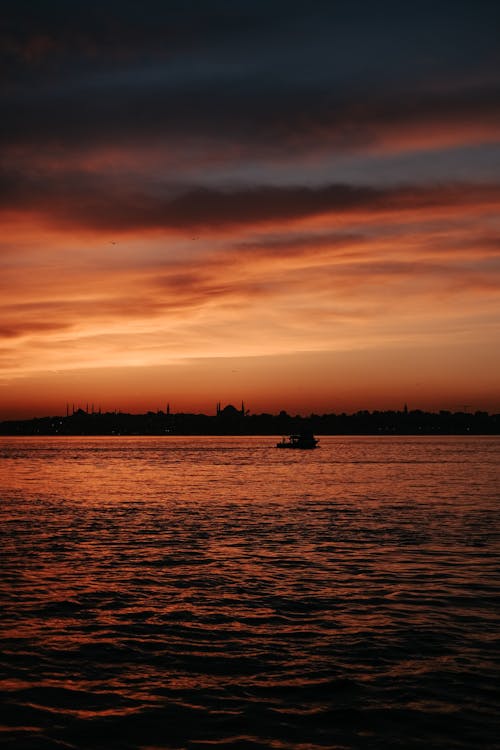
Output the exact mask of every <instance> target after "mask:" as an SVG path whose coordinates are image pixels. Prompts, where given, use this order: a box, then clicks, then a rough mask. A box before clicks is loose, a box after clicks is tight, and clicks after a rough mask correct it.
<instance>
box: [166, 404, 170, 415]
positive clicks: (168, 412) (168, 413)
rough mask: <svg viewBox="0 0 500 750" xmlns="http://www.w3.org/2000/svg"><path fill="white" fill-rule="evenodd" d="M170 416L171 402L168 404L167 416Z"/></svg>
mask: <svg viewBox="0 0 500 750" xmlns="http://www.w3.org/2000/svg"><path fill="white" fill-rule="evenodd" d="M169 416H170V404H167V417H169Z"/></svg>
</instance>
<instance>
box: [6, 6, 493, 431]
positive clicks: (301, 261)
mask: <svg viewBox="0 0 500 750" xmlns="http://www.w3.org/2000/svg"><path fill="white" fill-rule="evenodd" d="M122 20H123V19H122ZM323 20H325V19H323ZM326 20H328V19H326ZM330 20H331V19H330ZM400 22H401V23H402V21H400ZM276 23H278V21H276ZM276 28H277V30H276V31H275V33H276V34H277V35H278V36H277V37H276V39H277V40H278V42H279V43H278V48H279V49H281V54H282V56H283V57H282V58H280V60H281V62H279V63H277V62H276V60H277V58H276V59H275V58H273V54H274V53H273V49H274V48H273V47H272V45H271V46H269V44H268V42H266V44H267V45H268V46H264V49H265V51H264V53H263V59H262V61H261V66H262V70H261V71H260V72H259V73H258V74H257V73H255V70H253V68H252V66H251V65H250V63H249V58H245V59H244V60H243V59H242V60H240V61H239V63H240V67H238V65H237V63H238V55H240V52H239V51H238V49H237V47H236V46H234V44H233V41H234V40H233V41H232V40H229V39H225V40H223V41H222V42H221V40H220V39H218V41H217V44H216V43H215V41H213V40H212V39H211V37H210V33H211V32H210V30H209V29H208V30H207V31H206V32H205V31H202V32H200V33H201V34H204V33H206V34H207V35H208V36H207V40H206V41H207V44H206V46H205V47H204V48H203V49H201V48H200V50H201V51H199V52H198V53H196V54H198V55H199V61H200V65H201V63H203V65H202V67H200V71H201V70H203V71H206V70H207V69H210V70H212V68H210V65H214V66H215V62H214V61H215V60H218V65H219V66H221V67H220V69H219V67H217V66H215V67H214V68H213V71H215V72H213V77H212V79H211V83H210V85H211V86H212V88H213V99H211V100H210V101H208V100H207V101H205V100H204V99H203V97H204V96H205V88H203V87H202V84H203V81H205V78H204V76H205V73H202V72H200V71H198V69H197V68H196V65H195V64H194V62H193V61H192V60H191V61H190V62H189V60H188V58H186V57H185V50H184V49H183V48H182V45H181V48H180V49H179V50H177V51H175V52H172V55H171V56H169V57H168V59H167V60H165V59H164V57H163V56H162V54H160V52H161V50H160V48H158V49H157V48H156V47H154V45H153V47H154V49H153V51H152V52H151V57H150V59H149V61H148V64H147V65H146V66H145V67H144V65H143V60H142V58H141V55H140V53H141V49H142V48H141V40H140V39H139V40H138V42H137V50H136V51H135V52H134V50H132V51H131V53H130V56H129V57H127V59H126V60H121V58H119V56H118V57H117V52H116V50H115V53H116V54H115V56H114V57H113V55H111V54H109V56H108V54H107V53H105V52H104V51H103V50H104V42H107V41H109V40H96V50H97V52H96V51H94V53H93V55H89V54H87V52H86V51H85V50H82V49H78V50H76V52H71V50H70V49H69V48H66V47H65V48H64V49H62V51H61V49H59V48H58V44H57V41H58V36H57V35H58V34H59V33H60V34H62V32H63V29H59V31H58V30H57V29H56V30H55V31H54V32H53V33H54V39H53V43H52V44H45V45H42V46H41V48H40V49H39V46H36V45H35V46H34V47H33V38H34V37H30V36H29V24H28V31H27V32H26V34H27V38H26V40H25V46H24V47H23V44H21V43H20V42H19V46H18V47H12V49H14V52H12V55H11V57H12V61H11V63H12V78H11V81H10V87H9V90H8V96H9V97H10V99H9V102H10V105H11V106H10V109H9V116H8V118H7V135H6V136H5V137H4V143H3V145H4V154H5V159H4V161H3V165H4V166H3V168H2V171H1V174H0V188H1V190H2V196H3V200H2V203H1V207H0V220H1V222H2V235H1V238H0V251H1V261H0V263H1V276H0V288H1V298H0V311H1V317H0V336H1V339H0V419H7V418H13V417H30V416H33V415H44V414H62V413H64V411H65V408H66V403H67V402H69V403H70V404H75V405H85V404H87V403H89V404H92V403H93V404H94V405H95V406H96V407H97V406H98V405H99V406H100V407H101V408H102V409H103V410H107V409H121V410H123V411H133V412H134V411H145V410H148V409H153V410H156V409H157V408H165V404H166V403H167V402H169V403H170V404H171V408H172V409H173V410H174V411H183V410H184V411H205V412H207V413H211V412H213V410H214V409H215V403H216V402H217V401H222V402H223V403H227V402H233V403H238V404H239V403H240V401H241V400H242V399H244V401H245V404H246V405H247V407H248V408H249V409H250V410H251V411H252V412H261V411H271V412H277V411H279V410H280V409H286V410H287V411H289V412H291V413H297V412H299V413H303V414H307V413H309V412H311V411H315V412H329V411H336V412H340V411H354V410H357V409H364V408H368V409H384V408H401V407H402V405H403V403H404V402H407V403H408V405H409V407H410V408H425V409H439V408H446V409H461V408H463V406H464V405H467V408H470V409H472V410H474V409H487V410H489V411H497V412H498V411H500V386H499V379H498V372H499V371H500V346H499V345H498V344H499V341H500V336H499V332H500V331H499V326H500V305H499V301H500V300H499V280H500V181H499V180H498V174H500V172H499V171H498V167H500V107H499V106H498V101H500V99H499V98H498V96H497V88H496V87H497V86H498V84H499V83H500V81H497V80H496V79H495V77H494V76H493V74H492V73H491V70H490V68H489V67H488V66H486V63H484V66H483V67H481V66H480V65H479V63H478V65H479V67H478V68H477V69H474V70H473V69H472V67H471V66H470V65H469V63H468V61H465V62H464V60H462V61H461V65H462V68H460V65H459V62H458V61H457V60H456V59H455V58H454V57H453V54H455V53H454V52H453V54H452V53H451V52H450V50H451V49H452V47H451V46H450V49H448V48H447V47H446V45H444V47H443V49H444V51H442V52H441V57H440V58H439V57H438V59H437V62H436V65H437V66H438V68H437V69H438V70H439V75H435V76H431V75H430V73H429V69H428V68H427V67H426V66H427V62H426V59H425V56H422V59H421V60H419V59H415V60H414V61H413V62H412V63H410V62H408V61H406V62H405V65H406V66H407V69H405V70H403V71H402V73H401V81H399V80H397V79H394V75H395V74H394V73H392V72H391V75H389V72H390V71H391V66H394V65H395V64H396V60H391V59H390V57H389V58H388V59H387V60H386V61H385V67H384V66H382V68H381V69H380V70H379V72H378V74H379V75H383V76H385V79H386V83H387V85H386V87H385V88H384V89H383V93H380V94H378V93H377V89H374V88H373V87H372V86H371V83H370V73H369V65H368V66H367V68H366V70H364V69H363V74H362V76H361V74H359V75H360V76H361V78H360V80H359V81H357V83H356V88H355V89H353V90H352V91H351V90H350V89H346V88H345V86H344V83H346V81H347V78H348V75H347V73H346V72H345V71H344V69H342V68H341V67H338V68H337V70H338V71H342V72H339V76H340V78H342V76H344V75H345V76H346V81H344V83H342V81H341V80H340V79H339V81H337V80H336V78H335V76H333V73H329V72H328V71H330V68H328V66H327V65H325V64H324V61H323V63H322V64H321V65H319V63H317V62H316V63H315V65H317V67H314V66H313V65H312V63H311V65H312V68H311V70H310V77H309V79H308V80H305V79H304V80H305V82H304V81H301V83H300V86H299V84H297V83H296V81H295V82H294V84H293V85H296V86H298V89H297V90H295V91H294V90H291V91H290V92H288V89H287V88H286V87H285V79H286V81H287V85H288V84H289V85H290V86H292V83H290V81H292V80H293V76H292V75H291V74H290V73H289V67H287V66H286V65H285V61H286V59H288V58H287V57H286V56H287V55H291V54H292V53H291V52H290V50H289V49H288V47H287V44H288V42H287V37H286V34H285V33H284V30H281V31H280V26H279V23H278V26H277V27H276ZM367 28H369V25H368V26H367ZM457 28H458V27H457ZM415 29H416V31H414V32H413V31H409V30H407V33H408V34H411V33H414V34H417V32H418V29H419V26H418V24H417V25H416V26H415ZM464 29H465V27H464ZM65 31H66V32H67V33H69V32H70V31H71V29H69V31H68V29H66V30H65ZM281 32H283V33H281ZM19 33H20V32H19ZM23 33H25V32H24V31H23ZM34 33H35V32H34V31H33V34H34ZM37 33H38V32H37ZM89 33H91V32H90V31H89ZM148 33H149V34H150V35H151V34H153V31H152V30H151V29H149V31H148ZM214 33H215V32H214ZM245 33H247V32H245ZM248 33H250V32H248ZM255 33H256V35H257V36H256V38H255V39H252V38H249V39H247V42H248V44H250V45H252V44H257V42H258V32H257V31H256V32H255ZM384 33H387V34H390V33H391V30H390V29H388V30H387V31H386V32H384ZM450 33H451V32H450ZM454 33H458V32H457V31H456V30H455V32H454ZM304 34H306V32H304ZM463 34H466V32H465V30H464V31H463ZM417 35H418V34H417ZM147 38H148V39H149V37H147ZM203 38H204V37H203ZM464 38H465V39H466V38H467V37H466V36H465V37H464ZM16 39H17V37H16ZM261 41H262V40H261ZM414 41H415V43H416V40H414ZM445 41H446V40H445ZM448 41H451V40H448ZM462 41H463V40H462ZM212 42H213V45H214V46H213V48H212V46H211V44H212ZM303 43H304V49H306V47H307V45H308V44H309V41H308V38H307V37H306V36H304V38H303ZM101 44H102V45H103V46H102V47H100V45H101ZM471 44H472V42H471ZM30 45H31V46H30ZM217 45H219V46H217ZM220 45H222V46H220ZM280 45H281V47H280ZM202 47H203V45H202ZM299 47H300V43H299ZM33 48H34V49H36V50H38V51H37V55H36V59H35V58H33V55H32V54H31V53H30V55H28V54H27V52H26V50H28V49H30V50H31V49H33ZM492 49H493V47H492ZM20 50H21V51H20ZM329 50H330V47H329V46H328V45H325V52H324V54H325V55H327V56H328V55H329V54H333V53H330V51H329ZM471 50H472V47H471ZM241 54H243V53H241ZM369 54H375V51H374V50H371V49H368V52H366V55H367V56H368V57H369ZM394 54H396V52H395V53H394ZM398 54H399V53H398ZM492 54H493V53H492ZM266 55H267V57H266ZM176 56H177V57H176ZM189 59H190V58H189ZM290 59H291V58H290ZM55 60H57V64H56V62H55ZM62 61H65V63H66V64H67V65H66V68H64V69H63V65H62ZM313 61H314V60H313ZM344 62H345V65H346V69H345V70H346V71H350V73H351V74H352V75H354V70H355V67H354V65H355V63H354V56H353V55H352V51H351V52H349V53H348V52H346V58H345V61H344ZM490 62H491V60H490ZM281 64H282V68H283V70H282V71H281V68H280V67H279V66H280V65H281ZM332 64H333V63H332ZM336 64H337V65H340V63H339V61H337V62H336ZM224 65H225V66H226V67H224ZM273 65H274V67H272V66H273ZM297 65H299V63H297ZM467 65H469V67H471V69H470V71H469V73H470V75H469V76H464V72H463V71H464V66H465V69H466V68H467ZM169 66H170V67H169ZM203 66H204V67H203ZM207 66H208V67H207ZM245 66H246V67H245ZM266 66H267V67H266ZM276 66H277V67H276ZM247 68H248V72H247ZM271 68H272V69H273V71H274V73H275V74H276V76H278V78H279V75H281V76H282V79H280V80H281V83H280V85H281V88H280V87H279V86H278V88H277V89H276V95H275V96H273V89H272V85H273V81H271V82H269V81H268V79H267V78H266V70H267V69H269V70H270V69H271ZM487 68H488V71H489V72H488V75H486V72H485V71H486V69H487ZM297 70H298V68H297ZM179 71H180V72H179ZM224 71H225V72H224ZM228 71H229V72H231V75H233V76H234V75H236V74H237V75H238V76H239V77H240V78H239V80H240V85H241V87H242V91H243V92H245V94H246V98H243V96H241V99H239V98H238V97H239V93H235V91H238V92H239V89H238V90H236V89H231V88H230V87H229V88H228V84H227V80H226V78H227V76H228ZM235 71H236V72H235ZM276 71H278V72H276ZM280 71H281V73H280ZM403 74H404V75H403ZM328 75H331V76H332V77H331V80H330V79H329V78H328ZM259 76H261V77H260V78H259ZM325 76H326V79H325ZM391 76H392V77H391ZM405 76H406V78H405ZM177 77H178V80H177ZM334 79H335V80H334ZM325 80H326V83H325ZM408 80H409V81H410V83H408ZM144 81H148V86H149V87H150V89H151V90H150V89H149V88H147V87H146V89H144ZM172 81H174V83H175V85H174V83H172ZM193 81H194V82H195V83H193ZM259 81H260V83H259ZM278 82H279V81H278ZM194 85H196V86H197V85H199V86H200V89H199V98H198V99H197V101H198V102H199V107H200V109H199V111H198V114H196V109H195V108H194V107H193V104H192V102H191V100H190V99H189V97H188V96H187V94H186V91H191V89H192V87H193V86H194ZM203 85H204V86H206V84H203ZM141 86H142V88H141ZM162 87H163V89H165V91H168V92H170V95H171V99H169V101H171V109H170V110H169V109H168V108H165V109H162V107H161V105H160V104H159V103H158V99H157V98H155V97H154V96H153V94H154V93H155V92H156V93H158V90H159V91H162V90H163V89H162ZM245 87H246V88H245ZM321 87H323V88H321ZM336 87H337V88H336ZM337 89H338V90H337ZM347 90H348V91H349V94H348V95H347V94H346V93H345V92H346V91H347ZM145 91H146V92H147V96H150V98H147V97H146V94H145V93H144V92H145ZM172 92H173V93H172ZM227 92H230V93H227ZM402 92H404V93H402ZM288 93H289V96H288ZM207 96H208V95H207ZM301 96H302V100H303V103H302V106H301V107H300V106H299V105H298V104H297V101H296V100H297V98H299V100H300V97H301ZM122 97H123V98H122ZM134 97H135V99H134ZM145 97H146V98H145ZM252 97H253V98H252ZM276 97H278V98H279V102H278V103H277V104H276V105H274V100H275V98H276ZM280 97H281V98H280ZM287 97H288V98H287ZM130 100H132V102H133V101H136V102H137V104H136V109H134V107H133V106H132V105H131V106H130V108H127V109H126V111H125V109H124V107H125V106H126V103H127V102H129V101H130ZM9 102H8V103H9ZM40 103H41V104H42V105H43V106H44V107H45V108H44V109H43V108H42V110H40V109H39V108H38V109H37V106H38V104H40ZM252 103H253V108H252ZM70 105H71V106H72V107H73V108H74V110H73V114H72V115H71V116H70V115H68V114H67V107H69V106H70ZM141 106H142V108H143V109H142V110H141V109H140V107H141ZM65 107H66V109H65ZM16 108H17V109H16ZM89 108H90V110H91V114H92V117H90V116H88V117H87V115H86V113H87V111H88V110H89ZM18 110H19V113H20V114H19V118H18V119H17V120H16V112H17V111H18ZM137 111H138V112H139V114H137ZM22 112H24V113H25V119H23V118H22V117H21V113H22ZM30 112H32V113H33V114H32V119H30V114H29V113H30ZM142 112H143V113H144V116H142V117H141V116H140V113H142ZM58 115H59V118H58ZM95 117H99V118H102V127H101V129H99V128H97V127H96V124H95ZM61 118H62V120H63V122H61ZM120 118H121V119H120ZM245 118H246V119H245Z"/></svg>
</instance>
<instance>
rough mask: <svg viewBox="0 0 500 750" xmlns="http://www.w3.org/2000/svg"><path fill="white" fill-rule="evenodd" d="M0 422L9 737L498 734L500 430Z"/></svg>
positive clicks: (37, 740) (79, 744)
mask: <svg viewBox="0 0 500 750" xmlns="http://www.w3.org/2000/svg"><path fill="white" fill-rule="evenodd" d="M275 442H276V441H275V440H274V439H273V438H269V437H260V438H259V437H250V438H241V437H239V438H219V437H218V438H213V437H211V438H203V437H196V438H175V437H166V438H152V437H148V438H136V437H133V438H117V437H114V438H12V439H9V438H2V439H0V472H1V482H0V486H1V489H0V502H1V505H0V529H1V545H2V546H1V550H2V552H1V554H2V572H1V576H0V595H1V602H2V610H3V617H2V625H1V644H0V645H1V652H2V654H1V657H0V676H1V683H0V688H1V695H0V697H1V698H2V701H1V703H2V705H3V708H2V709H1V711H2V716H1V719H0V723H1V725H2V727H1V730H2V731H1V734H0V744H1V746H2V747H6V748H16V750H17V749H19V748H21V749H23V748H25V749H26V750H31V749H32V750H39V749H40V750H44V748H47V749H48V748H69V749H71V748H88V749H89V750H90V748H97V749H99V748H113V749H114V748H116V749H118V748H120V749H123V750H131V749H132V748H134V749H135V748H144V750H153V748H155V749H156V748H209V747H214V746H218V745H222V746H223V747H238V748H264V747H265V748H278V749H280V750H281V749H282V748H283V749H287V748H290V749H291V750H292V749H293V750H315V749H316V748H386V747H388V748H401V749H403V748H405V749H406V748H409V749H412V748H431V747H432V748H443V749H444V748H446V749H448V748H468V749H470V750H477V749H478V748H498V747H500V745H499V744H498V740H497V738H498V736H499V735H500V733H499V725H498V722H497V715H498V714H497V705H498V703H499V693H498V688H497V684H498V681H499V676H500V675H499V671H500V670H499V659H498V633H499V630H498V601H499V600H498V595H499V591H500V576H499V558H500V556H499V540H498V503H499V499H500V487H499V457H500V439H499V438H496V437H488V438H480V437H473V438H467V437H449V438H443V437H439V438H425V437H421V438H418V437H394V438H390V437H349V438H341V437H331V438H322V440H321V448H320V449H319V450H316V451H313V452H309V451H277V450H276V449H275V448H274V443H275Z"/></svg>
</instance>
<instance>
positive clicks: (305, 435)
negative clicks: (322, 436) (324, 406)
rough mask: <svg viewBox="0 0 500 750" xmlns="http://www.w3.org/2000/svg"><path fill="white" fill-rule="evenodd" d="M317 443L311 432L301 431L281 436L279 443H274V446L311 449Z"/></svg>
mask: <svg viewBox="0 0 500 750" xmlns="http://www.w3.org/2000/svg"><path fill="white" fill-rule="evenodd" d="M318 443H319V440H317V439H316V438H315V437H314V435H313V434H312V432H301V433H300V435H290V437H289V438H283V440H282V441H281V443H276V448H301V449H304V450H311V448H316V447H317V445H318Z"/></svg>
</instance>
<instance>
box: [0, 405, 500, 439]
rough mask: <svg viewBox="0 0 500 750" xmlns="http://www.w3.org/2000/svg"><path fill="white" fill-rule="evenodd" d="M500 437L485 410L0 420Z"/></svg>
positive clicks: (53, 426)
mask: <svg viewBox="0 0 500 750" xmlns="http://www.w3.org/2000/svg"><path fill="white" fill-rule="evenodd" d="M302 431H311V432H313V433H315V434H318V435H499V434H500V414H489V413H488V412H484V411H476V412H474V413H468V412H464V411H461V412H450V411H444V410H441V411H439V412H424V411H421V410H419V409H416V410H413V411H407V410H404V411H372V412H369V411H358V412H355V413H354V414H345V413H343V414H323V415H318V414H311V415H310V416H308V417H301V416H291V415H289V414H287V413H286V412H280V413H279V414H278V415H273V414H248V413H242V412H239V411H237V410H236V409H233V408H232V409H229V410H227V409H226V410H222V412H220V413H218V414H217V415H216V416H208V415H206V414H188V413H178V414H170V413H165V412H161V411H158V412H147V413H146V414H127V413H123V412H106V413H100V412H86V411H83V410H81V409H79V410H78V411H76V412H74V413H73V414H71V415H67V416H65V417H64V416H50V417H49V416H48V417H35V418H33V419H23V420H8V421H4V422H0V435H3V436H10V437H14V436H16V435H23V436H29V435H32V436H35V435H52V436H57V435H60V436H71V435H74V436H85V435H88V436H98V435H103V436H108V437H112V436H113V435H116V436H136V437H141V436H151V435H155V436H161V435H163V436H168V435H172V436H176V435H178V436H196V435H199V436H207V437H208V436H211V435H214V436H216V435H220V436H231V435H234V436H251V435H262V436H272V435H274V436H275V435H289V434H293V433H298V432H302Z"/></svg>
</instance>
